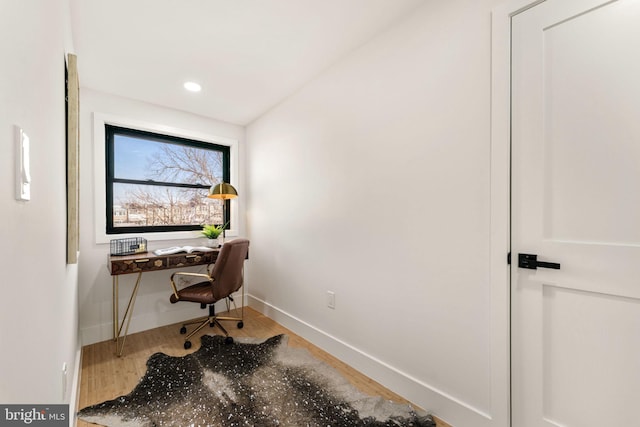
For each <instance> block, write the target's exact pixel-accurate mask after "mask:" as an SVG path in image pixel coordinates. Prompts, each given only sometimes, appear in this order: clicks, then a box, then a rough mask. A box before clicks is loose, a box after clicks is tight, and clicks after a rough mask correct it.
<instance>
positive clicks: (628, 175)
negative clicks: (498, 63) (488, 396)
mask: <svg viewBox="0 0 640 427" xmlns="http://www.w3.org/2000/svg"><path fill="white" fill-rule="evenodd" d="M639 23H640V0H619V1H613V2H605V1H602V0H547V1H546V2H544V3H542V4H540V5H538V6H535V7H533V8H531V9H529V10H527V11H525V12H523V13H521V14H520V15H517V16H515V17H514V18H513V27H512V45H513V51H512V243H511V245H512V252H513V253H514V259H516V260H517V254H518V253H531V254H538V258H539V260H541V261H550V262H557V263H560V264H561V269H560V270H547V269H537V270H526V269H522V268H517V265H514V266H513V268H512V277H511V286H512V290H511V294H512V390H513V396H512V402H513V426H514V427H527V426H566V427H591V426H593V427H595V426H598V427H600V426H602V425H603V419H606V422H605V424H606V425H616V426H617V425H620V426H626V425H634V423H636V424H637V416H635V414H632V413H631V412H632V410H633V409H634V408H633V405H632V404H630V402H640V386H639V385H638V384H640V189H639V188H638V187H639V186H640V78H639V77H638V76H640V24H639Z"/></svg>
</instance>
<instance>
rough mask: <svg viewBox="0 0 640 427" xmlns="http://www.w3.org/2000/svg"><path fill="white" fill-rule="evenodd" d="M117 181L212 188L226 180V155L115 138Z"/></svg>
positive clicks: (219, 152)
mask: <svg viewBox="0 0 640 427" xmlns="http://www.w3.org/2000/svg"><path fill="white" fill-rule="evenodd" d="M114 178H119V179H136V180H154V181H162V182H175V183H182V184H203V185H208V186H211V185H212V184H215V183H218V182H221V181H222V180H223V153H222V152H221V151H215V150H207V149H204V148H198V147H193V146H188V145H180V144H173V143H168V142H159V141H154V140H151V139H146V138H138V137H132V136H128V135H119V134H115V135H114Z"/></svg>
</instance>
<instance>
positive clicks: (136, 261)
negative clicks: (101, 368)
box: [107, 249, 220, 356]
mask: <svg viewBox="0 0 640 427" xmlns="http://www.w3.org/2000/svg"><path fill="white" fill-rule="evenodd" d="M219 253H220V250H219V249H213V250H212V251H208V252H193V253H190V254H187V253H179V254H173V255H155V254H154V253H153V252H145V253H140V254H135V255H122V256H118V255H109V257H108V262H107V267H108V268H109V273H111V276H112V282H113V340H114V341H115V343H116V354H117V355H118V356H122V350H123V349H124V343H125V341H126V339H127V333H128V332H129V323H131V316H132V314H133V307H134V306H135V303H136V296H137V294H138V289H139V287H140V279H142V273H144V272H145V271H159V270H167V269H172V268H182V267H190V266H194V265H209V264H213V263H215V262H216V259H217V258H218V254H219ZM133 273H138V277H137V278H136V284H135V285H134V287H133V290H132V291H131V297H130V298H129V304H128V305H127V309H126V311H125V312H124V317H123V318H122V323H120V313H119V307H118V306H119V303H118V292H119V283H118V277H119V276H120V275H121V274H133ZM125 322H126V327H125V330H124V334H123V333H122V327H123V326H124V325H125ZM120 338H122V343H121V342H120Z"/></svg>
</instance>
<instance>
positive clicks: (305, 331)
mask: <svg viewBox="0 0 640 427" xmlns="http://www.w3.org/2000/svg"><path fill="white" fill-rule="evenodd" d="M247 305H248V306H249V307H251V308H253V309H254V310H256V311H258V312H260V313H262V314H264V315H265V316H267V317H269V318H271V319H273V320H275V321H276V322H278V323H279V324H281V325H282V326H284V327H285V328H287V329H290V330H291V331H293V332H294V333H296V334H297V335H300V336H301V337H303V338H304V339H306V340H307V341H309V342H311V343H312V344H314V345H316V346H317V347H320V348H321V349H323V350H325V351H326V352H328V353H330V354H331V355H333V356H335V357H336V358H338V359H339V360H341V361H343V362H345V363H346V364H348V365H349V366H351V367H352V368H354V369H356V370H358V371H360V372H362V373H363V374H365V375H366V376H368V377H369V378H371V379H373V380H375V381H377V382H378V383H380V384H382V385H383V386H384V387H386V388H388V389H389V390H391V391H393V392H395V393H397V394H399V395H400V396H402V397H404V398H405V399H407V400H409V401H410V402H413V403H414V404H415V405H417V406H419V407H421V408H423V409H425V410H426V411H428V412H430V413H432V414H434V415H436V416H438V417H440V418H441V419H442V420H443V421H446V422H448V423H451V425H454V426H456V427H465V426H474V427H490V426H491V424H492V422H491V416H490V415H488V414H486V413H484V412H482V411H480V410H479V409H477V408H474V407H473V406H471V405H468V404H466V403H465V402H462V401H461V400H459V399H457V398H455V397H453V396H451V395H448V394H447V393H445V392H443V391H441V390H438V389H437V388H435V387H432V386H430V385H428V384H425V383H424V382H422V381H420V380H418V379H416V378H413V377H412V376H410V375H408V374H406V373H404V372H402V371H400V370H398V369H396V368H394V367H393V366H391V365H389V364H387V363H385V362H383V361H381V360H378V359H376V358H375V357H374V356H371V355H369V354H367V353H365V352H363V351H361V350H359V349H357V348H355V347H353V346H352V345H350V344H348V343H346V342H344V341H342V340H340V339H338V338H336V337H334V336H332V335H330V334H328V333H326V332H324V331H322V330H320V329H318V328H316V327H315V326H313V325H311V324H309V323H307V322H305V321H304V320H302V319H299V318H297V317H295V316H293V315H291V314H289V313H287V312H285V311H283V310H281V309H279V308H277V307H275V306H273V305H271V304H269V303H267V302H265V301H263V300H261V299H259V298H256V297H254V296H252V295H247Z"/></svg>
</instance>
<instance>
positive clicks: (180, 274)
mask: <svg viewBox="0 0 640 427" xmlns="http://www.w3.org/2000/svg"><path fill="white" fill-rule="evenodd" d="M175 276H191V277H202V278H205V279H207V280H208V281H210V282H211V283H213V277H211V276H209V275H208V274H204V273H189V272H186V271H176V272H175V273H173V274H172V275H171V288H172V289H173V295H175V297H176V299H180V297H179V296H178V287H177V286H176V282H174V281H173V278H174V277H175Z"/></svg>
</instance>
